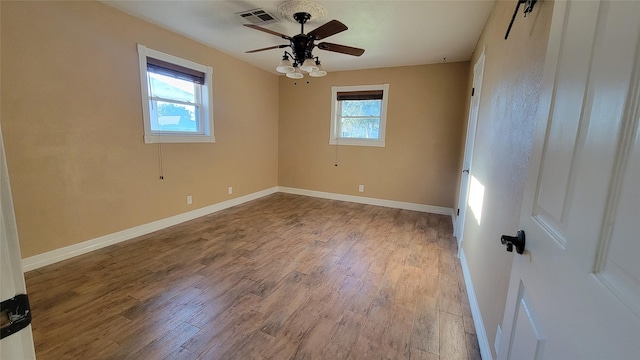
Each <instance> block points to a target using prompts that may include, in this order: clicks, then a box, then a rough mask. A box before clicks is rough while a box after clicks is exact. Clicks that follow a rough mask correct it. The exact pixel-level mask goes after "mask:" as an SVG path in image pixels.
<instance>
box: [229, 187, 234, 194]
mask: <svg viewBox="0 0 640 360" xmlns="http://www.w3.org/2000/svg"><path fill="white" fill-rule="evenodd" d="M231 194H233V187H232V186H229V195H231Z"/></svg>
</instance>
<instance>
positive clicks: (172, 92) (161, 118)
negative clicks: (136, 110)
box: [138, 44, 215, 143]
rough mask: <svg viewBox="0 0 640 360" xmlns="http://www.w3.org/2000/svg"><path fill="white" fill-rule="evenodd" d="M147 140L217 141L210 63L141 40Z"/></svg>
mask: <svg viewBox="0 0 640 360" xmlns="http://www.w3.org/2000/svg"><path fill="white" fill-rule="evenodd" d="M138 57H139V62H140V85H141V86H140V87H141V91H142V113H143V118H144V142H145V143H159V142H163V143H187V142H214V141H215V139H214V137H213V108H212V104H213V100H212V99H213V96H212V84H211V83H212V78H213V77H212V73H213V69H212V68H211V67H210V66H204V65H200V64H197V63H194V62H191V61H188V60H184V59H181V58H179V57H176V56H172V55H169V54H165V53H162V52H160V51H156V50H152V49H149V48H146V47H145V46H143V45H140V44H138Z"/></svg>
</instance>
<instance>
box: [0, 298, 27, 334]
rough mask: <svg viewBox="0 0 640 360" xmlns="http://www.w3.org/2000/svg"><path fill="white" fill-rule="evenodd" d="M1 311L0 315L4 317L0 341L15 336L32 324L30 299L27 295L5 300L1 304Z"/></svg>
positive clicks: (0, 330)
mask: <svg viewBox="0 0 640 360" xmlns="http://www.w3.org/2000/svg"><path fill="white" fill-rule="evenodd" d="M0 311H1V314H0V315H1V316H2V317H3V319H2V328H1V329H0V339H4V338H6V337H7V336H9V335H11V334H15V333H17V332H18V331H20V330H22V329H24V328H26V327H27V326H29V324H31V309H30V308H29V297H28V296H27V295H26V294H20V295H16V296H14V297H12V298H11V299H7V300H4V301H3V302H2V303H0ZM5 317H6V318H5ZM5 320H6V321H5ZM5 323H6V325H5Z"/></svg>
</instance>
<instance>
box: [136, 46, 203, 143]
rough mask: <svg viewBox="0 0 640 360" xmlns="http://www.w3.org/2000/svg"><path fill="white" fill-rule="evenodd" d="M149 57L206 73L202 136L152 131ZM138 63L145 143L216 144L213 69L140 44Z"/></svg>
mask: <svg viewBox="0 0 640 360" xmlns="http://www.w3.org/2000/svg"><path fill="white" fill-rule="evenodd" d="M147 56H148V57H152V58H155V59H159V60H163V61H166V62H170V63H172V64H176V65H180V66H184V67H186V68H190V69H193V70H197V71H201V72H203V73H204V85H202V86H201V90H202V109H201V110H202V116H203V118H202V128H203V129H202V130H203V131H202V134H175V133H163V134H158V133H154V132H153V131H151V117H150V115H149V87H148V85H147ZM138 61H139V64H140V92H141V95H142V117H143V123H144V142H145V143H146V144H153V143H197V142H215V137H214V136H213V86H212V84H213V81H212V80H213V68H212V67H211V66H205V65H201V64H198V63H195V62H193V61H189V60H185V59H182V58H179V57H177V56H173V55H169V54H166V53H163V52H160V51H157V50H153V49H149V48H147V47H146V46H144V45H140V44H138Z"/></svg>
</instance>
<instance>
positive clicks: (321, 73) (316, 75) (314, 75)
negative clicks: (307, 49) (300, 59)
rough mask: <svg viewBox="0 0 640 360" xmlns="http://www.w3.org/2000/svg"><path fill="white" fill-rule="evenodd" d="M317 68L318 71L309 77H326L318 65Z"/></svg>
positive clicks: (325, 73) (311, 73)
mask: <svg viewBox="0 0 640 360" xmlns="http://www.w3.org/2000/svg"><path fill="white" fill-rule="evenodd" d="M317 68H318V70H315V71H312V72H310V73H309V76H311V77H323V76H325V75H327V72H326V71H324V69H323V68H322V66H320V65H318V66H317Z"/></svg>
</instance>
